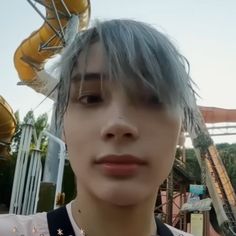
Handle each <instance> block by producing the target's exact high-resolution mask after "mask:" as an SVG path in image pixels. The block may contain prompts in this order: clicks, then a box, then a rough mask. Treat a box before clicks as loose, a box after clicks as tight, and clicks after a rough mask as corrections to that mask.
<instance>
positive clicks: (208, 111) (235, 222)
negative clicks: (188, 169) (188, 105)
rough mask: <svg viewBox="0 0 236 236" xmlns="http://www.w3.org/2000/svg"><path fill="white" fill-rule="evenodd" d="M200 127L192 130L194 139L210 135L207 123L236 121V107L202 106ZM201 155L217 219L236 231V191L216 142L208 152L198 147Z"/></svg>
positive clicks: (228, 230)
mask: <svg viewBox="0 0 236 236" xmlns="http://www.w3.org/2000/svg"><path fill="white" fill-rule="evenodd" d="M199 110H200V112H199V113H198V114H197V117H198V118H199V119H198V120H199V127H198V129H191V130H189V135H190V137H191V139H192V140H196V138H198V137H199V135H200V134H202V133H204V134H205V136H208V137H210V135H209V133H208V130H207V127H206V125H205V123H221V122H236V110H234V109H223V108H216V107H199ZM195 152H196V154H197V159H198V162H199V164H200V165H201V167H202V168H203V165H204V166H205V168H204V169H205V175H206V184H207V187H208V191H209V193H210V196H211V198H212V200H213V206H214V209H215V211H216V215H217V220H218V223H219V225H220V226H221V228H222V230H223V232H224V235H236V195H235V192H234V189H233V186H232V184H231V182H230V179H229V176H228V174H227V172H226V169H225V167H224V164H223V162H222V160H221V157H220V155H219V152H218V151H217V149H216V147H215V146H214V144H211V145H210V146H208V149H207V151H206V152H204V153H203V152H202V150H201V148H199V147H195Z"/></svg>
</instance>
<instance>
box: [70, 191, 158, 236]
mask: <svg viewBox="0 0 236 236" xmlns="http://www.w3.org/2000/svg"><path fill="white" fill-rule="evenodd" d="M155 200H156V196H153V197H151V198H150V199H147V200H145V201H144V202H143V203H141V204H137V205H132V206H116V205H113V204H110V203H107V202H103V201H101V200H97V199H93V198H92V197H91V196H89V195H88V194H81V193H80V194H79V196H78V197H77V198H76V199H75V200H74V201H73V202H72V215H73V218H74V220H75V222H76V223H77V225H78V226H79V228H80V229H83V230H84V232H85V233H86V234H85V235H88V236H110V235H112V236H120V235H122V236H130V235H135V236H151V235H156V224H155V218H154V207H155Z"/></svg>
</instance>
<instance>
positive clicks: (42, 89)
mask: <svg viewBox="0 0 236 236" xmlns="http://www.w3.org/2000/svg"><path fill="white" fill-rule="evenodd" d="M27 1H28V2H29V3H30V4H31V5H32V7H33V8H34V9H35V10H36V11H37V12H38V13H39V14H40V16H41V17H42V18H43V19H44V24H43V25H42V26H41V28H40V29H39V30H37V31H35V32H33V33H32V34H31V35H30V36H29V37H28V38H27V39H25V40H24V41H23V42H22V44H21V45H20V46H19V47H18V48H17V50H16V52H15V55H14V63H15V67H16V70H17V71H18V75H19V78H20V79H21V82H19V84H23V85H27V86H29V87H31V88H33V89H34V90H35V91H36V92H39V93H42V94H44V95H46V96H48V95H49V93H50V91H51V90H53V88H54V87H55V85H56V82H57V81H56V79H54V78H52V76H50V75H48V74H47V72H45V70H44V64H45V62H46V60H47V59H49V58H51V57H52V56H53V55H55V54H57V53H59V52H60V50H61V49H62V48H63V47H64V46H65V45H66V44H67V40H68V37H67V36H68V34H70V33H71V32H69V31H78V30H83V29H85V28H86V27H87V26H88V23H89V19H90V2H89V0H64V1H63V0H34V1H33V0H32V1H31V0H27ZM36 3H37V4H40V5H43V6H44V7H45V8H46V17H45V16H44V15H43V14H42V13H41V12H40V11H39V9H38V8H37V7H36ZM68 29H69V30H68ZM72 33H73V32H72ZM51 98H52V99H53V96H51ZM0 114H1V116H0V158H6V156H7V155H8V152H7V150H8V149H9V145H10V143H11V138H12V136H13V135H14V132H15V129H16V119H15V117H14V114H13V111H12V109H11V108H10V106H9V105H8V104H7V102H6V101H5V100H4V98H3V97H0ZM197 116H198V118H199V126H198V127H195V128H193V129H187V130H186V131H187V132H188V134H189V136H190V138H191V139H192V141H193V145H194V148H195V152H196V156H197V159H198V162H199V164H200V166H201V170H202V172H203V174H204V180H203V184H205V185H206V186H207V189H208V192H209V195H210V198H211V199H212V203H213V207H214V210H215V212H216V216H217V221H218V224H219V226H220V228H221V230H222V232H223V234H224V235H236V195H235V192H234V189H233V187H232V185H231V182H230V180H229V177H228V175H227V172H226V170H225V168H224V165H223V163H222V161H221V158H220V156H219V153H218V151H217V149H216V147H215V146H214V144H213V143H209V145H208V146H207V147H206V148H202V147H201V145H198V144H196V143H197V142H195V141H196V140H198V139H199V137H200V138H201V137H202V135H203V136H204V137H210V134H209V130H208V129H207V126H206V125H205V124H206V123H208V124H209V123H222V122H223V123H225V122H236V110H229V109H221V108H213V107H199V112H198V113H197ZM218 128H219V129H220V127H218ZM221 128H225V127H221ZM230 128H235V127H230ZM32 132H33V131H32ZM232 134H235V133H232ZM32 135H33V134H32ZM30 139H31V137H30ZM183 145H184V142H183V143H182V144H180V146H183ZM62 146H63V145H62ZM62 149H63V147H62ZM35 155H38V154H35ZM39 161H40V159H39ZM38 164H40V163H38ZM32 165H33V164H32ZM40 165H41V164H40ZM32 168H33V167H32ZM62 168H63V167H62ZM60 171H61V172H62V173H63V170H61V169H60V170H59V172H60ZM61 172H60V173H61ZM38 174H39V176H38V179H39V181H40V177H41V173H38ZM25 178H26V177H25ZM188 179H189V181H186V180H188ZM14 182H15V180H14ZM175 182H178V184H177V185H178V186H177V188H178V190H176V183H175ZM189 183H191V179H190V177H189V174H188V173H187V172H186V170H185V163H184V159H181V160H180V159H176V161H175V165H174V169H173V173H172V174H170V176H169V178H168V179H167V181H166V185H165V187H164V188H165V189H164V192H165V194H166V197H165V203H163V198H162V197H161V194H160V196H159V202H160V203H161V204H160V205H158V206H157V210H158V212H160V211H161V210H160V209H162V210H163V209H164V208H165V216H166V217H165V221H166V222H167V223H168V224H170V225H173V226H178V227H179V228H181V229H183V230H187V228H186V227H187V226H186V223H187V218H186V217H187V216H186V214H182V213H181V212H179V213H178V214H177V215H175V217H174V216H173V203H174V198H175V196H178V197H179V199H180V200H179V201H180V207H179V208H181V205H183V203H184V202H185V201H186V199H187V192H188V185H189ZM14 184H15V185H16V184H17V182H15V183H14ZM14 184H13V185H14ZM18 184H19V183H18ZM13 188H14V186H13ZM37 188H39V185H38V187H37ZM13 192H14V191H13ZM36 192H37V193H38V189H37V191H36ZM176 193H177V194H176ZM57 194H58V193H57ZM17 196H18V195H17V191H16V190H15V197H14V196H13V197H12V198H13V199H12V203H11V204H12V205H14V206H16V205H17V204H18V203H17ZM36 198H37V196H36ZM164 206H165V207H164ZM33 208H34V209H36V208H35V206H34V207H33ZM12 209H13V210H12V212H14V207H12ZM16 212H17V211H16ZM17 213H19V211H18V212H17Z"/></svg>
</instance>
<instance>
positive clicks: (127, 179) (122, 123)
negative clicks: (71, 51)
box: [64, 43, 181, 236]
mask: <svg viewBox="0 0 236 236" xmlns="http://www.w3.org/2000/svg"><path fill="white" fill-rule="evenodd" d="M85 61H86V62H87V63H86V67H84V66H85ZM78 62H79V63H78V65H77V66H76V67H75V68H74V70H73V72H72V77H73V78H74V80H73V81H74V82H72V85H71V94H70V100H69V104H68V108H67V111H66V114H65V116H64V128H65V139H66V142H67V145H68V152H69V158H70V163H71V166H72V169H73V171H74V173H75V176H76V180H77V190H78V191H77V192H78V194H77V197H76V199H75V200H74V201H73V202H72V215H73V217H74V219H75V221H76V223H77V224H78V226H79V227H80V228H82V229H84V230H85V232H86V234H87V235H88V236H111V235H112V236H120V235H122V236H130V235H136V236H150V235H155V234H156V225H155V220H154V214H153V212H154V207H155V201H156V196H157V191H158V188H159V186H160V185H161V183H162V182H163V181H164V180H165V178H166V177H167V176H168V174H169V172H170V170H171V168H172V165H173V161H174V156H175V149H176V144H177V142H178V137H179V133H180V128H181V118H180V115H178V114H177V113H171V111H167V108H166V107H165V106H163V104H160V103H159V101H158V99H153V97H150V96H149V94H147V93H146V92H145V91H142V90H140V88H139V90H138V91H137V94H140V95H137V97H136V99H130V97H129V95H128V94H127V93H126V92H125V90H124V89H123V88H122V86H121V85H120V84H118V82H115V81H110V80H107V79H104V80H103V82H102V88H103V89H102V90H101V80H100V79H99V75H101V74H102V75H106V59H105V56H104V53H103V50H102V47H101V46H100V44H99V43H95V44H93V45H91V47H90V51H89V54H88V56H87V60H85V55H84V54H83V53H81V55H80V56H79V59H78ZM84 69H85V70H84ZM84 71H85V75H86V76H85V82H84V84H83V88H82V90H81V93H80V89H79V85H80V79H79V77H80V74H82V73H83V72H84ZM109 155H117V156H121V157H125V156H127V155H132V156H134V157H135V158H137V159H139V160H141V161H142V165H138V167H137V169H135V171H134V172H132V173H131V174H127V175H125V176H119V175H118V176H113V175H110V174H109V173H107V172H106V171H104V169H103V166H101V165H98V164H97V161H99V160H100V159H101V158H102V157H104V156H109Z"/></svg>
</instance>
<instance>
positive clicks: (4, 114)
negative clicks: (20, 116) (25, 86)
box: [0, 96, 16, 158]
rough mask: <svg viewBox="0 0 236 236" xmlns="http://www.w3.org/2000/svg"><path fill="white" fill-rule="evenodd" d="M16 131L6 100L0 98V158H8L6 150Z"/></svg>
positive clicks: (11, 111) (13, 118) (14, 120)
mask: <svg viewBox="0 0 236 236" xmlns="http://www.w3.org/2000/svg"><path fill="white" fill-rule="evenodd" d="M15 131H16V118H15V116H14V114H13V110H12V109H11V107H10V105H9V104H8V103H7V102H6V100H5V99H4V98H3V97H2V96H0V158H2V157H3V158H5V157H6V156H8V152H7V148H8V146H9V145H10V143H11V139H12V136H13V135H14V133H15Z"/></svg>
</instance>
